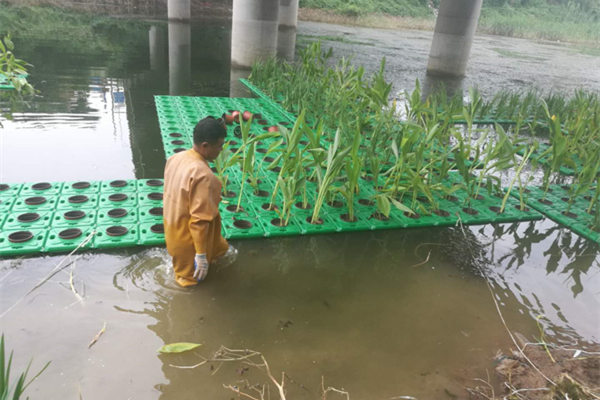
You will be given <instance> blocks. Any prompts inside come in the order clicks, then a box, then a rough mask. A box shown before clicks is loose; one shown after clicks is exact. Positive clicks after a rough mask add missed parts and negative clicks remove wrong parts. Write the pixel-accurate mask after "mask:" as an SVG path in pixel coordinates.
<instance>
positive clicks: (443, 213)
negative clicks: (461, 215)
mask: <svg viewBox="0 0 600 400" xmlns="http://www.w3.org/2000/svg"><path fill="white" fill-rule="evenodd" d="M433 213H434V214H435V215H437V216H438V217H448V216H450V213H449V212H448V211H446V210H433Z"/></svg>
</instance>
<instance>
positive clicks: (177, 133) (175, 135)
mask: <svg viewBox="0 0 600 400" xmlns="http://www.w3.org/2000/svg"><path fill="white" fill-rule="evenodd" d="M169 136H171V137H182V136H183V135H182V134H181V133H179V132H171V133H169Z"/></svg>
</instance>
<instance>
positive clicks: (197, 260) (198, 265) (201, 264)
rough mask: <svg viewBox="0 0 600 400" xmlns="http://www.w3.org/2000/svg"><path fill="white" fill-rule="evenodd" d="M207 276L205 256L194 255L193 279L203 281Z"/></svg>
mask: <svg viewBox="0 0 600 400" xmlns="http://www.w3.org/2000/svg"><path fill="white" fill-rule="evenodd" d="M206 275H208V260H207V259H206V254H196V257H194V279H196V280H197V281H198V282H200V281H203V280H204V278H206Z"/></svg>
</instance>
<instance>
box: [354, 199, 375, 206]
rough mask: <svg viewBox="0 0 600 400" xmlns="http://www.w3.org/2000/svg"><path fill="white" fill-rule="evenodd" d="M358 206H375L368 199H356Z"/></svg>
mask: <svg viewBox="0 0 600 400" xmlns="http://www.w3.org/2000/svg"><path fill="white" fill-rule="evenodd" d="M358 204H360V205H361V206H373V205H375V202H374V201H373V200H369V199H358Z"/></svg>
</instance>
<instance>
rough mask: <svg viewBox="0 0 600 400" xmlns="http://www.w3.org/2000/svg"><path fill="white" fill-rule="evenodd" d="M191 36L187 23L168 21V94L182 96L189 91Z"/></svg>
mask: <svg viewBox="0 0 600 400" xmlns="http://www.w3.org/2000/svg"><path fill="white" fill-rule="evenodd" d="M191 36H192V35H191V28H190V24H189V23H186V22H175V21H169V94H172V95H182V94H186V93H188V92H189V90H190V84H191V46H190V43H191Z"/></svg>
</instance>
